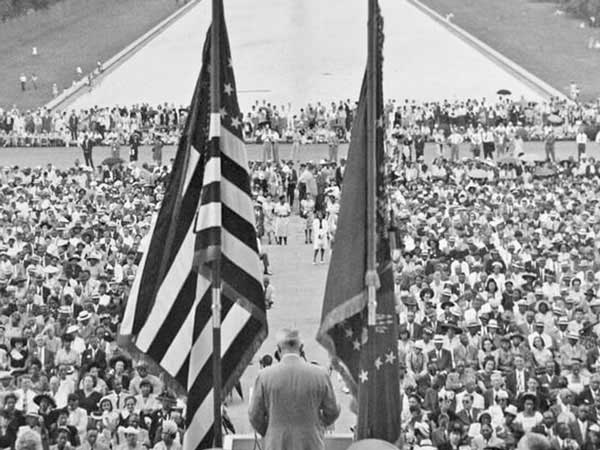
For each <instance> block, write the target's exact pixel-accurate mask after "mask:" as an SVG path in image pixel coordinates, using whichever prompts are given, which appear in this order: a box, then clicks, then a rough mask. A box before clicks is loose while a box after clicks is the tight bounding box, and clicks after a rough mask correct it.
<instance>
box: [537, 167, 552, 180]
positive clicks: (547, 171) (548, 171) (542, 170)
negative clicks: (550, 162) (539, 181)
mask: <svg viewBox="0 0 600 450" xmlns="http://www.w3.org/2000/svg"><path fill="white" fill-rule="evenodd" d="M554 175H556V170H554V169H552V168H550V167H538V168H537V169H535V171H534V172H533V176H534V177H537V178H549V177H553V176H554Z"/></svg>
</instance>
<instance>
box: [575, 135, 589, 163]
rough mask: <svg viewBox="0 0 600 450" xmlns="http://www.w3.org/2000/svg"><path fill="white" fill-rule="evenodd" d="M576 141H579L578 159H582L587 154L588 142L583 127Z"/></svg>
mask: <svg viewBox="0 0 600 450" xmlns="http://www.w3.org/2000/svg"><path fill="white" fill-rule="evenodd" d="M575 141H576V142H577V160H578V161H581V158H583V157H584V156H585V146H586V144H587V134H585V133H584V132H583V129H580V130H579V132H578V133H577V136H576V137H575Z"/></svg>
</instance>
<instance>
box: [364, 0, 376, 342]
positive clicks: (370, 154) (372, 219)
mask: <svg viewBox="0 0 600 450" xmlns="http://www.w3.org/2000/svg"><path fill="white" fill-rule="evenodd" d="M368 2H369V20H368V51H367V55H368V56H367V261H366V268H367V271H366V274H365V285H366V286H367V300H368V322H367V323H368V326H369V336H370V335H371V333H370V331H371V329H372V328H373V327H374V326H375V323H376V317H377V315H376V310H377V286H378V285H379V280H378V276H377V255H376V251H377V250H376V233H377V230H376V210H377V209H376V208H377V192H376V189H377V159H376V158H377V117H376V115H377V94H376V91H377V0H368ZM369 341H371V339H369Z"/></svg>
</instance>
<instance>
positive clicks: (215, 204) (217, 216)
mask: <svg viewBox="0 0 600 450" xmlns="http://www.w3.org/2000/svg"><path fill="white" fill-rule="evenodd" d="M218 189H219V185H218V184H217V183H213V184H211V185H209V186H208V189H207V190H206V191H204V192H207V191H212V192H210V193H209V194H208V195H212V194H214V196H215V197H218V195H219V194H218ZM215 190H216V191H217V192H216V193H215V192H214V191H215ZM203 195H204V194H203ZM220 226H221V202H219V200H218V198H215V199H210V202H207V203H205V204H203V205H202V206H200V211H199V214H198V221H197V222H196V231H200V230H204V229H206V228H213V227H220Z"/></svg>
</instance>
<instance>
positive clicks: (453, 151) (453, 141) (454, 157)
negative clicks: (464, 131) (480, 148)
mask: <svg viewBox="0 0 600 450" xmlns="http://www.w3.org/2000/svg"><path fill="white" fill-rule="evenodd" d="M448 141H449V142H450V161H458V150H459V145H460V144H461V142H462V136H461V135H460V133H459V132H458V129H457V128H456V127H453V128H452V133H451V134H450V137H449V138H448Z"/></svg>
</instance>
